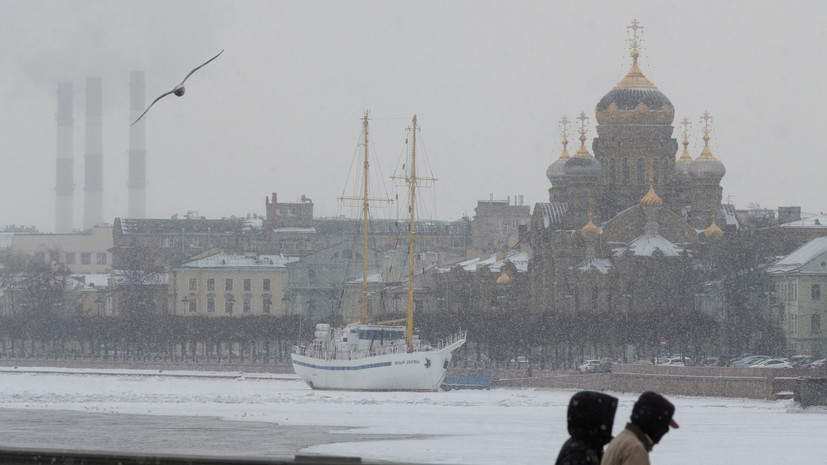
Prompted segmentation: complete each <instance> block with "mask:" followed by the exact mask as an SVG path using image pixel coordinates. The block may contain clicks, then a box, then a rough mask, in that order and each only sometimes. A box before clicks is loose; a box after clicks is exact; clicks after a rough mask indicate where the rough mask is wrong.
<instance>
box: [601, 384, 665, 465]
mask: <svg viewBox="0 0 827 465" xmlns="http://www.w3.org/2000/svg"><path fill="white" fill-rule="evenodd" d="M674 414H675V406H674V405H672V403H671V402H669V401H668V400H666V398H665V397H663V396H662V395H660V394H657V393H655V392H652V391H647V392H644V393H643V394H641V395H640V397H639V398H638V400H637V402H635V406H634V407H633V408H632V416H631V418H630V421H629V423H627V424H626V429H624V430H623V431H621V432H620V434H618V435H617V437H615V438H614V439H612V441H611V442H609V445H608V446H607V447H606V452H605V453H604V454H603V459H602V460H601V461H600V464H601V465H649V452H651V451H652V447H654V445H655V444H657V443H658V442H660V440H661V439H662V438H663V436H664V435H665V434H666V433H668V432H669V428H670V427H671V428H678V424H677V423H676V422H675V420H674V419H673V418H672V416H673V415H674Z"/></svg>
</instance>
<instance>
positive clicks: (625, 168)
mask: <svg viewBox="0 0 827 465" xmlns="http://www.w3.org/2000/svg"><path fill="white" fill-rule="evenodd" d="M630 176H631V174H630V168H629V159H628V158H624V159H623V184H624V185H626V184H631V182H632V181H631V178H630Z"/></svg>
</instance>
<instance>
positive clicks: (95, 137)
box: [83, 77, 103, 229]
mask: <svg viewBox="0 0 827 465" xmlns="http://www.w3.org/2000/svg"><path fill="white" fill-rule="evenodd" d="M102 94H103V84H102V81H101V78H99V77H89V78H86V155H85V160H84V162H85V168H86V169H85V173H84V189H83V190H84V197H83V228H84V229H90V228H92V227H93V226H97V225H99V224H101V223H103V118H102V114H103V112H102V100H103V95H102Z"/></svg>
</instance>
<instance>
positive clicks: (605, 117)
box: [595, 20, 675, 124]
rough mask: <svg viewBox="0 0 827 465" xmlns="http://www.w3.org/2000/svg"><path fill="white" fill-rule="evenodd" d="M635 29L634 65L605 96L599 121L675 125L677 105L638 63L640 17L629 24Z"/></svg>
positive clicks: (601, 100)
mask: <svg viewBox="0 0 827 465" xmlns="http://www.w3.org/2000/svg"><path fill="white" fill-rule="evenodd" d="M630 28H631V29H634V33H635V35H634V38H633V39H632V43H631V46H632V53H631V55H632V67H631V68H630V69H629V72H628V73H626V76H625V77H624V78H623V79H622V80H621V81H620V82H618V83H617V85H616V86H615V87H614V89H612V90H610V91H609V93H608V94H606V95H604V96H603V98H602V99H600V101H599V102H597V108H595V113H596V116H597V124H606V123H609V124H611V123H615V124H672V120H673V119H674V118H675V107H674V106H673V105H672V102H670V101H669V99H668V98H666V96H665V95H664V94H663V93H662V92H661V91H659V90H658V88H657V87H655V85H654V84H652V82H651V81H650V80H649V79H647V78H646V76H644V75H643V72H642V71H641V70H640V67H639V66H638V64H637V59H638V56H640V52H638V46H639V45H640V43H639V41H638V36H637V30H638V29H639V28H640V26H638V24H637V20H635V21H634V22H633V23H632V26H630Z"/></svg>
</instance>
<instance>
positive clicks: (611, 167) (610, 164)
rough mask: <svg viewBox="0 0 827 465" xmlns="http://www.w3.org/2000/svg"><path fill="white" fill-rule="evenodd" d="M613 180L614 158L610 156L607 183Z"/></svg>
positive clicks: (611, 182) (612, 182) (613, 181)
mask: <svg viewBox="0 0 827 465" xmlns="http://www.w3.org/2000/svg"><path fill="white" fill-rule="evenodd" d="M615 180H616V179H615V160H614V158H612V159H611V160H609V184H614V183H615Z"/></svg>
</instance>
